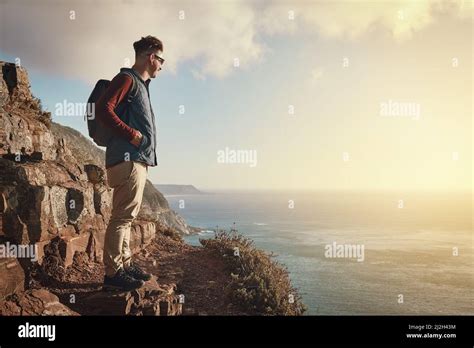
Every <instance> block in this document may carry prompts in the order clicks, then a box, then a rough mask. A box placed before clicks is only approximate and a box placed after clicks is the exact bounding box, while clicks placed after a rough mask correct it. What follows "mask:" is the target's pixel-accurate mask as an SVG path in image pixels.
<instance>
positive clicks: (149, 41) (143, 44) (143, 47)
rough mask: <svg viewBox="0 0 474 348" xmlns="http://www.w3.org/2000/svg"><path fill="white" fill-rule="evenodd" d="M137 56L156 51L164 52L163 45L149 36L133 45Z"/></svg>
mask: <svg viewBox="0 0 474 348" xmlns="http://www.w3.org/2000/svg"><path fill="white" fill-rule="evenodd" d="M133 49H134V50H135V55H136V56H138V55H140V54H142V53H152V52H154V51H163V43H162V42H161V40H159V39H157V38H156V37H154V36H151V35H148V36H146V37H142V38H141V39H140V40H138V41H135V42H134V43H133Z"/></svg>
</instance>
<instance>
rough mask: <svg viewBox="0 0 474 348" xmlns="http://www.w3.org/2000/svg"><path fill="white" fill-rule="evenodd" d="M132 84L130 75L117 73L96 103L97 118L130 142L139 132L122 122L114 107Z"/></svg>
mask: <svg viewBox="0 0 474 348" xmlns="http://www.w3.org/2000/svg"><path fill="white" fill-rule="evenodd" d="M132 84H133V81H132V78H131V77H130V76H127V75H125V74H118V75H117V76H115V77H114V78H113V80H112V81H111V83H110V85H109V87H108V88H107V90H106V91H105V93H104V95H103V96H102V97H100V98H99V100H98V101H97V105H96V117H97V120H98V121H99V122H101V123H102V124H103V125H105V126H106V127H108V128H110V129H111V130H112V131H113V132H114V133H115V134H116V135H117V136H120V137H123V138H125V139H127V140H128V141H130V142H133V141H134V140H135V139H136V138H138V137H139V136H140V135H141V134H140V132H139V131H137V130H135V129H133V128H131V127H129V126H128V125H127V124H126V123H125V122H123V121H122V120H121V119H120V117H118V115H117V114H116V113H115V108H116V107H117V105H119V103H120V102H121V101H122V100H123V99H124V98H125V97H126V96H127V93H128V92H129V91H130V89H131V88H132ZM135 143H136V141H135ZM134 145H136V144H134ZM136 146H137V145H136Z"/></svg>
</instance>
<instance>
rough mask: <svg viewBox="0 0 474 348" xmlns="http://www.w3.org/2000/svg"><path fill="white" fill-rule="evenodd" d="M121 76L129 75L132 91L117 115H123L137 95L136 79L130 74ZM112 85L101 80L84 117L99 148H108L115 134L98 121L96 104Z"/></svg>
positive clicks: (93, 91)
mask: <svg viewBox="0 0 474 348" xmlns="http://www.w3.org/2000/svg"><path fill="white" fill-rule="evenodd" d="M121 74H127V75H129V76H130V77H131V78H132V88H131V89H130V91H129V93H128V95H127V98H124V99H123V100H122V101H121V102H120V104H119V105H117V107H116V108H115V110H116V112H117V111H119V112H118V113H117V114H118V115H121V114H122V113H121V111H123V109H124V108H127V106H128V105H129V104H130V102H131V101H132V100H133V98H134V97H135V95H136V93H137V88H136V86H135V85H136V83H135V78H134V77H133V76H132V74H131V73H128V72H121ZM109 85H110V81H109V80H99V81H97V83H96V84H95V87H94V89H93V90H92V93H91V95H90V96H89V99H88V100H87V105H86V106H87V107H86V114H85V115H84V119H85V120H86V121H87V129H88V131H89V136H90V137H91V138H92V140H94V143H96V144H97V145H99V146H107V144H108V143H109V141H110V139H111V138H112V137H113V136H114V133H113V132H112V130H110V129H109V128H107V127H105V126H104V125H103V124H102V123H100V122H98V121H97V118H96V117H95V104H96V103H97V101H98V100H99V98H100V97H101V96H102V95H103V94H104V93H105V91H106V90H107V88H108V87H109ZM122 121H124V122H125V123H128V120H122Z"/></svg>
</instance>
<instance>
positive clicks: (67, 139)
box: [0, 62, 192, 299]
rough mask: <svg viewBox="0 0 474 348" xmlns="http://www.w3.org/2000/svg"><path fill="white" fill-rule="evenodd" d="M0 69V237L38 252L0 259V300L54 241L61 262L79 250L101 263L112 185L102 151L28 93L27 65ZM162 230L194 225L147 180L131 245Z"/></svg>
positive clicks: (24, 284)
mask: <svg viewBox="0 0 474 348" xmlns="http://www.w3.org/2000/svg"><path fill="white" fill-rule="evenodd" d="M0 68H1V70H0V243H7V244H3V245H4V246H5V245H8V246H19V245H21V246H32V247H34V248H35V249H34V250H37V253H38V255H36V258H37V260H35V262H32V261H31V260H30V259H31V258H30V259H28V258H15V257H1V258H0V299H3V298H5V297H6V296H8V295H10V294H12V293H14V292H18V291H21V290H23V289H27V288H28V287H29V282H31V279H29V278H31V270H32V268H33V267H34V265H35V264H39V265H43V263H47V262H45V258H46V259H47V260H46V261H48V260H49V259H48V257H49V258H51V257H50V256H51V255H50V254H52V253H53V252H52V251H51V250H52V249H54V248H53V247H52V245H54V246H55V248H56V249H57V250H58V252H59V258H58V260H56V261H57V263H59V265H60V266H61V267H63V268H67V267H69V266H71V265H72V264H73V259H74V256H75V254H76V253H78V252H79V253H81V252H82V253H86V254H87V255H88V256H89V257H90V258H91V259H93V260H95V261H97V262H99V261H100V260H101V258H102V245H103V239H104V232H105V227H106V225H107V222H108V219H109V217H110V212H111V204H110V203H111V194H112V190H111V189H110V188H109V187H108V186H107V183H106V175H105V169H104V152H103V151H102V150H101V149H99V148H98V147H96V146H95V145H94V144H93V143H92V142H91V141H89V140H88V139H87V138H85V137H84V136H83V135H82V134H80V133H79V132H77V131H76V130H74V129H72V128H69V127H65V126H61V125H59V124H56V123H53V122H52V121H51V116H50V114H49V113H47V112H44V111H43V110H42V108H41V104H40V101H39V100H38V99H36V98H35V97H34V96H32V94H31V91H30V85H29V80H28V75H27V72H26V70H25V69H23V68H22V67H19V66H16V65H15V64H11V63H5V62H0ZM166 230H171V231H172V232H173V233H179V234H188V233H189V232H190V230H192V229H191V228H190V227H188V226H187V225H186V223H185V221H184V220H183V219H182V218H181V217H180V216H178V215H177V214H176V213H175V212H174V211H173V210H171V209H170V207H169V206H168V202H167V201H166V199H165V198H164V197H163V195H162V194H161V193H160V192H159V191H157V190H156V189H155V188H154V186H153V185H152V184H151V182H149V181H148V182H147V186H146V188H145V195H144V199H143V203H142V207H141V209H140V214H139V216H138V218H137V220H136V221H135V222H134V224H133V226H132V237H131V239H132V248H133V250H134V251H135V252H138V251H140V250H141V249H143V248H144V247H145V246H146V245H148V244H149V243H150V242H151V241H152V240H153V239H154V237H155V235H156V231H161V232H162V231H166ZM17 249H18V248H17ZM2 250H3V251H6V252H9V254H11V251H10V250H8V249H7V248H6V247H3V249H2ZM48 252H49V253H50V254H48ZM4 254H5V255H4V256H8V255H9V254H7V253H4ZM56 266H57V265H56Z"/></svg>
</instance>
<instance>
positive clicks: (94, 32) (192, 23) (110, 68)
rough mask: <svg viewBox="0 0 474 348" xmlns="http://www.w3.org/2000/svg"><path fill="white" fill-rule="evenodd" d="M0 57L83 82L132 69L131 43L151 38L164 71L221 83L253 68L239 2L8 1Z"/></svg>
mask: <svg viewBox="0 0 474 348" xmlns="http://www.w3.org/2000/svg"><path fill="white" fill-rule="evenodd" d="M0 11H1V15H0V16H1V17H0V23H1V24H0V26H1V34H0V35H1V36H0V42H1V45H0V51H1V52H2V53H4V54H8V55H13V56H14V57H18V58H20V60H21V64H22V65H27V66H28V67H29V68H31V67H33V68H38V69H41V70H42V71H45V72H48V73H54V74H58V75H66V76H70V77H72V78H79V79H83V80H87V81H89V82H91V81H95V80H97V79H98V78H101V77H110V76H113V74H114V73H115V72H116V71H117V69H118V68H119V67H121V66H124V65H127V62H128V61H131V62H133V55H134V53H133V47H132V43H133V42H134V41H136V40H137V39H139V38H140V37H141V36H145V35H148V34H150V35H155V36H157V37H158V38H160V39H161V40H162V41H163V43H164V55H165V58H166V65H165V67H166V68H167V69H169V70H171V71H176V69H177V67H178V65H179V63H181V62H184V61H187V60H192V59H197V60H199V61H200V62H201V65H200V67H199V69H198V70H197V71H196V73H197V76H201V77H202V76H205V75H212V76H216V77H223V76H225V75H227V74H228V73H229V72H230V71H231V70H232V69H233V68H234V67H233V62H234V58H238V59H239V61H240V64H241V66H246V65H249V64H251V63H252V62H256V61H258V60H259V59H260V57H261V55H262V52H263V51H262V45H260V44H258V43H257V42H256V40H255V35H256V32H255V24H254V22H255V13H254V11H253V10H252V8H251V7H250V6H249V3H243V2H214V1H212V2H211V1H203V2H184V1H183V2H179V3H177V2H170V1H162V2H157V1H146V0H145V1H99V2H96V1H94V2H92V1H87V0H81V1H67V2H66V1H62V2H59V1H42V2H37V1H13V0H6V1H3V2H0Z"/></svg>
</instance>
